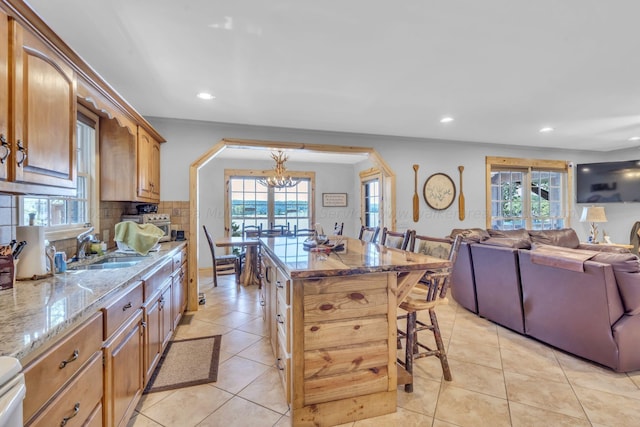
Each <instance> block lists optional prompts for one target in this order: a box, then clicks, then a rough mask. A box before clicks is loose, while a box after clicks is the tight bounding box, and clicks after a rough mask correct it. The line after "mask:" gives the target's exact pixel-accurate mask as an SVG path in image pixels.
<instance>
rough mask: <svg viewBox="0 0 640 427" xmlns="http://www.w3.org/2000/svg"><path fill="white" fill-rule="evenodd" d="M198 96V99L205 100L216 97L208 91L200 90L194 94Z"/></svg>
mask: <svg viewBox="0 0 640 427" xmlns="http://www.w3.org/2000/svg"><path fill="white" fill-rule="evenodd" d="M196 96H197V97H198V98H200V99H205V100H207V101H209V100H211V99H215V98H216V97H215V96H213V95H211V94H210V93H207V92H200V93H199V94H198V95H196Z"/></svg>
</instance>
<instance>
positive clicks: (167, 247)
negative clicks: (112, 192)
mask: <svg viewBox="0 0 640 427" xmlns="http://www.w3.org/2000/svg"><path fill="white" fill-rule="evenodd" d="M185 244H186V242H166V243H163V244H161V247H160V250H159V251H157V252H150V253H149V256H147V257H143V258H142V259H143V260H142V261H140V262H139V263H137V264H135V265H133V266H131V267H126V268H116V269H104V270H75V271H71V270H67V272H66V273H62V274H56V275H54V276H53V277H50V278H46V279H42V280H35V281H17V282H16V284H15V286H14V287H13V289H7V290H3V291H0V356H12V357H16V358H18V359H20V361H21V362H22V364H23V366H24V365H25V363H26V362H28V361H30V360H32V359H33V357H35V356H36V355H37V354H39V353H41V352H42V351H43V350H44V349H46V348H47V347H48V346H49V345H50V344H51V343H52V342H54V341H55V340H54V338H56V337H61V336H62V335H63V334H65V333H66V332H67V331H70V330H72V329H73V327H74V326H76V325H79V324H80V323H81V322H83V321H84V320H86V319H88V318H89V317H90V316H91V315H93V314H95V313H96V312H97V311H98V310H99V309H100V308H102V307H104V305H105V303H107V302H108V301H109V300H110V299H111V298H112V297H114V296H115V295H117V294H118V292H119V291H120V290H123V289H126V288H127V287H128V286H129V285H130V284H132V283H134V282H136V281H138V280H140V277H142V276H143V275H144V274H145V273H147V272H148V271H150V270H151V269H152V268H153V267H154V265H155V264H156V262H157V261H159V260H160V259H161V258H164V257H165V256H168V255H173V254H175V253H177V252H178V251H179V250H181V248H182V247H183V246H184V245H185ZM108 255H113V252H110V253H109V254H108Z"/></svg>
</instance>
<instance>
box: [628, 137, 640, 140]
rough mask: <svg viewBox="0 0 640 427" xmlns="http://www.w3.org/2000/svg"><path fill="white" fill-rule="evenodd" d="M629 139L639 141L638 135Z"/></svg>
mask: <svg viewBox="0 0 640 427" xmlns="http://www.w3.org/2000/svg"><path fill="white" fill-rule="evenodd" d="M629 141H640V136H632V137H631V138H629Z"/></svg>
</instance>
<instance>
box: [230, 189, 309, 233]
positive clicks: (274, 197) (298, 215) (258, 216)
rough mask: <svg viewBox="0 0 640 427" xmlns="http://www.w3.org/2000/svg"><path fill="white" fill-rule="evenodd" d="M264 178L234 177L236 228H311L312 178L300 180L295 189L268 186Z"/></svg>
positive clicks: (232, 196)
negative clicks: (259, 226)
mask: <svg viewBox="0 0 640 427" xmlns="http://www.w3.org/2000/svg"><path fill="white" fill-rule="evenodd" d="M260 178H261V177H254V176H231V177H230V178H229V200H228V201H229V203H230V209H229V212H230V215H231V224H232V229H233V228H236V229H237V230H239V231H241V230H242V225H243V224H244V225H261V226H262V228H263V229H268V228H271V227H272V226H278V225H283V226H285V227H287V228H288V229H289V230H294V227H297V228H311V225H312V212H311V209H312V203H311V178H298V184H297V185H296V186H294V187H286V188H271V187H265V186H264V185H262V184H260V183H259V182H258V181H259V180H260Z"/></svg>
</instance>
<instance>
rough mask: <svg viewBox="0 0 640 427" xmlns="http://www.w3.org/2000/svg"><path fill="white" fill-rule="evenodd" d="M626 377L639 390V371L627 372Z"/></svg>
mask: <svg viewBox="0 0 640 427" xmlns="http://www.w3.org/2000/svg"><path fill="white" fill-rule="evenodd" d="M627 375H628V376H629V378H631V381H633V383H634V384H635V385H636V386H637V387H638V388H640V371H634V372H627Z"/></svg>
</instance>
